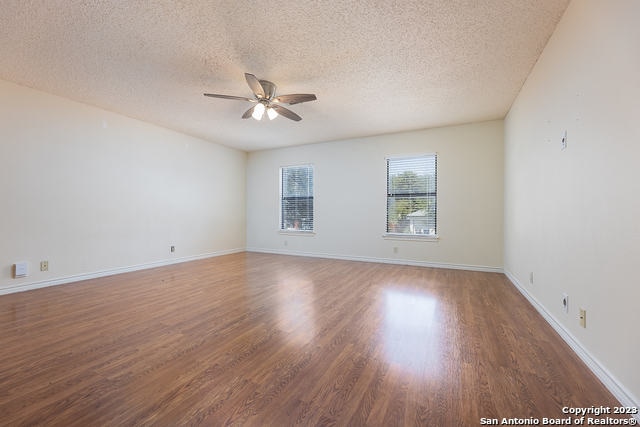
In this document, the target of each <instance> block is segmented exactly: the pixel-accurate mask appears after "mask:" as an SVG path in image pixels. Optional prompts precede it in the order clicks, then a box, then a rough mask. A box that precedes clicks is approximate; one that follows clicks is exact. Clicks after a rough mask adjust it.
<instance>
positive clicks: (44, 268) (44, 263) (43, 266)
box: [40, 261, 49, 271]
mask: <svg viewBox="0 0 640 427" xmlns="http://www.w3.org/2000/svg"><path fill="white" fill-rule="evenodd" d="M40 271H49V261H40Z"/></svg>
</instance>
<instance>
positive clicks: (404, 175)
mask: <svg viewBox="0 0 640 427" xmlns="http://www.w3.org/2000/svg"><path fill="white" fill-rule="evenodd" d="M436 164H437V159H436V155H435V154H429V155H425V156H417V157H392V158H388V159H387V233H391V234H404V235H418V236H435V235H436V213H437V209H436V202H437V198H436V193H437V172H436V171H437V168H436Z"/></svg>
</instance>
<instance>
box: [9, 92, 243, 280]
mask: <svg viewBox="0 0 640 427" xmlns="http://www.w3.org/2000/svg"><path fill="white" fill-rule="evenodd" d="M0 159H1V162H2V165H1V167H0V203H1V209H0V236H1V237H0V291H7V290H10V289H15V288H19V287H25V286H28V285H30V284H33V283H45V284H46V283H47V282H48V281H52V280H56V279H61V278H62V279H64V278H72V277H74V276H78V275H81V276H82V275H86V274H93V273H98V272H109V271H114V270H117V269H120V268H126V267H132V266H148V265H154V263H155V264H158V263H166V262H173V261H176V260H180V259H189V258H193V257H199V256H207V255H213V254H217V253H224V252H227V251H234V250H242V249H243V248H244V245H245V217H244V215H245V194H244V193H245V167H246V153H244V152H241V151H236V150H232V149H229V148H225V147H221V146H219V145H215V144H213V143H210V142H205V141H203V140H199V139H196V138H192V137H188V136H185V135H182V134H179V133H176V132H172V131H169V130H166V129H163V128H159V127H157V126H153V125H150V124H148V123H144V122H140V121H137V120H133V119H130V118H127V117H123V116H120V115H117V114H114V113H110V112H107V111H104V110H100V109H97V108H93V107H90V106H87V105H84V104H79V103H76V102H73V101H70V100H67V99H64V98H60V97H56V96H53V95H48V94H45V93H42V92H38V91H35V90H31V89H28V88H25V87H21V86H18V85H15V84H13V83H8V82H3V81H0ZM171 245H175V247H176V252H175V253H173V254H171V253H170V251H169V247H170V246H171ZM41 260H48V261H49V271H48V272H40V271H39V262H40V261H41ZM17 261H27V262H28V263H29V270H30V274H29V276H28V277H26V278H23V279H13V278H12V269H11V266H12V264H13V263H15V262H17Z"/></svg>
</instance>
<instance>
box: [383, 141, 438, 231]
mask: <svg viewBox="0 0 640 427" xmlns="http://www.w3.org/2000/svg"><path fill="white" fill-rule="evenodd" d="M420 157H433V161H434V171H435V191H432V192H429V191H427V192H425V193H417V194H416V193H407V194H406V196H407V197H409V196H414V197H415V196H416V195H418V196H419V197H434V198H435V205H436V207H435V213H434V215H435V218H434V225H435V233H434V234H413V233H400V232H390V231H388V230H389V197H398V194H393V193H390V192H389V190H390V189H389V162H390V161H394V160H409V159H417V158H420ZM385 178H386V179H385V186H386V196H385V228H384V230H385V232H384V233H383V235H382V237H383V238H385V239H390V240H420V241H434V242H435V241H438V239H439V238H440V237H439V233H438V229H439V221H438V219H439V215H438V213H439V212H438V210H439V203H438V181H439V179H438V153H437V152H432V153H421V154H412V155H392V156H387V157H386V158H385ZM392 194H393V195H392ZM400 195H402V194H400Z"/></svg>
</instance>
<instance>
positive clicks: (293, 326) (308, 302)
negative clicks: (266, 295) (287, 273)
mask: <svg viewBox="0 0 640 427" xmlns="http://www.w3.org/2000/svg"><path fill="white" fill-rule="evenodd" d="M313 292H314V284H313V282H312V281H311V280H308V279H306V278H286V279H281V280H279V281H278V290H277V302H278V304H277V307H278V308H277V310H278V313H277V316H278V326H279V329H281V330H282V331H283V332H285V333H286V334H287V337H286V338H287V340H288V341H290V342H291V343H293V344H298V345H303V344H307V343H308V342H309V341H311V340H312V339H313V338H314V336H315V334H316V314H315V308H314V305H313V301H314V294H313Z"/></svg>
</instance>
